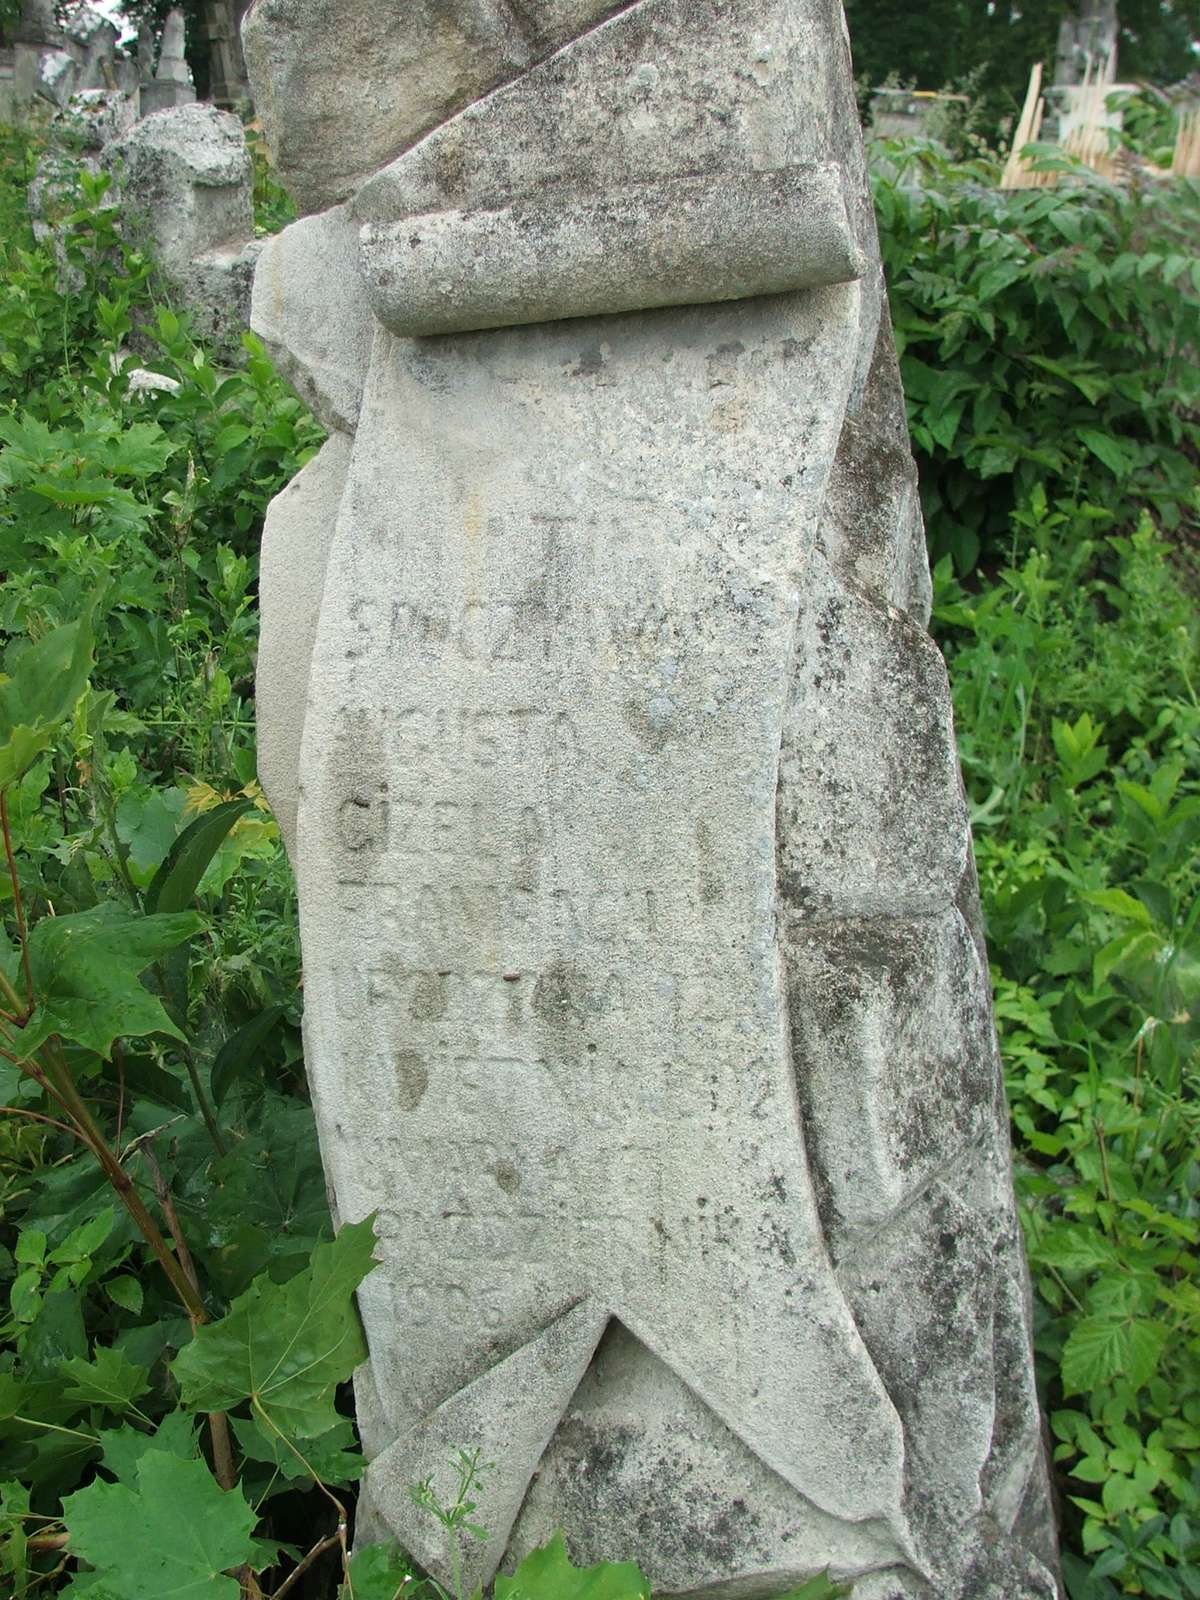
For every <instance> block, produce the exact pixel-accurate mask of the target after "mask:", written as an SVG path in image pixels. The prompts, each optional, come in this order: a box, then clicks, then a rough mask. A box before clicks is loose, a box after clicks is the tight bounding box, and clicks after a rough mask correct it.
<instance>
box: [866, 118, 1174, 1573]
mask: <svg viewBox="0 0 1200 1600" xmlns="http://www.w3.org/2000/svg"><path fill="white" fill-rule="evenodd" d="M1076 177H1077V181H1075V182H1073V183H1072V184H1070V185H1064V186H1063V187H1061V188H1058V189H1053V190H1033V191H1019V192H1016V193H1012V194H1004V193H1002V192H1000V191H999V190H998V189H997V187H996V168H995V166H994V165H993V164H990V163H988V162H984V161H976V162H971V163H964V164H958V165H956V164H954V163H952V162H950V161H949V160H948V159H947V158H946V156H945V154H944V152H940V151H939V150H937V149H935V148H932V147H925V146H916V145H908V146H890V147H887V148H885V149H883V150H882V151H880V152H879V156H878V160H877V170H876V198H877V202H878V207H879V214H880V222H881V229H882V234H883V240H884V250H885V255H886V259H887V265H888V273H889V280H890V283H891V291H892V307H893V314H894V316H895V320H896V328H897V338H898V341H899V344H900V348H901V351H902V364H903V369H904V377H905V385H906V389H907V391H908V396H909V413H910V419H911V423H912V429H913V436H914V440H915V441H916V443H917V447H918V451H919V453H920V455H921V460H920V466H921V472H922V484H923V494H924V497H925V504H926V512H927V517H928V524H929V535H930V544H931V548H932V551H933V553H934V556H935V559H936V560H937V567H936V573H935V588H936V608H935V622H934V626H935V631H936V632H937V633H938V635H939V637H940V639H941V641H942V644H943V648H944V649H945V651H946V654H947V657H948V660H949V665H950V673H951V679H952V682H953V685H954V693H955V705H956V710H957V717H958V726H959V743H960V749H961V753H962V759H963V767H964V772H965V775H966V780H967V786H968V791H969V795H970V799H971V802H972V810H973V817H974V825H975V838H976V854H977V858H978V863H979V872H980V879H981V885H982V890H983V899H984V908H985V914H986V919H987V928H988V937H989V945H990V951H991V956H992V961H993V972H994V981H995V990H996V1004H997V1015H998V1021H999V1026H1000V1032H1001V1042H1002V1045H1003V1048H1004V1056H1005V1064H1006V1070H1007V1078H1008V1091H1009V1099H1010V1104H1011V1107H1012V1114H1013V1121H1014V1132H1015V1137H1016V1142H1017V1152H1018V1164H1017V1179H1018V1188H1019V1192H1020V1197H1021V1200H1022V1209H1023V1215H1024V1220H1025V1223H1026V1230H1027V1240H1028V1246H1029V1253H1030V1260H1031V1264H1032V1268H1033V1274H1034V1279H1035V1285H1036V1290H1037V1350H1038V1356H1039V1364H1040V1375H1041V1379H1042V1387H1043V1394H1044V1396H1045V1398H1046V1401H1047V1404H1048V1409H1049V1413H1050V1420H1051V1427H1052V1430H1053V1435H1054V1444H1055V1460H1056V1463H1057V1466H1058V1474H1059V1483H1060V1487H1061V1490H1062V1493H1063V1506H1064V1528H1065V1534H1066V1541H1065V1542H1066V1550H1067V1554H1066V1575H1067V1578H1068V1582H1069V1586H1070V1592H1071V1596H1072V1600H1104V1597H1107V1596H1113V1595H1115V1594H1117V1593H1124V1594H1133V1595H1137V1594H1146V1595H1160V1596H1169V1597H1172V1600H1176V1597H1182V1596H1195V1595H1197V1594H1200V1495H1198V1491H1200V1283H1198V1281H1197V1255H1196V1244H1197V1240H1198V1238H1200V1160H1198V1151H1200V1105H1198V1104H1197V1090H1198V1089H1200V1060H1198V1055H1197V1040H1198V1038H1200V1014H1198V1002H1200V898H1198V896H1197V889H1198V887H1200V854H1198V851H1197V844H1198V842H1200V699H1198V698H1197V686H1198V684H1200V660H1198V651H1197V644H1198V636H1200V626H1198V620H1197V608H1196V593H1197V588H1196V581H1195V568H1194V565H1193V563H1192V560H1191V556H1192V553H1193V551H1194V548H1195V538H1196V533H1197V529H1198V527H1200V494H1198V487H1197V484H1198V474H1197V464H1198V462H1200V375H1198V373H1197V368H1196V347H1197V344H1198V343H1200V262H1198V261H1197V259H1196V240H1197V238H1200V188H1198V187H1197V186H1196V185H1188V184H1182V183H1179V184H1160V185H1156V186H1146V185H1141V184H1134V185H1132V186H1131V187H1129V188H1127V189H1120V188H1115V187H1114V186H1112V185H1109V184H1106V183H1103V182H1101V181H1097V180H1094V179H1091V178H1089V177H1088V176H1087V175H1086V174H1083V173H1080V174H1077V175H1076Z"/></svg>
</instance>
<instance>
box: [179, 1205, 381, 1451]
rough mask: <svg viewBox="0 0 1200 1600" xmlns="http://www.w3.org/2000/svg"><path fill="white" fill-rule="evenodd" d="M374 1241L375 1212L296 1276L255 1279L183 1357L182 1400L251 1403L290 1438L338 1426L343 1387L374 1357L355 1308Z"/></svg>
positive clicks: (198, 1404)
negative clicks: (351, 1307) (335, 1402)
mask: <svg viewBox="0 0 1200 1600" xmlns="http://www.w3.org/2000/svg"><path fill="white" fill-rule="evenodd" d="M374 1247H375V1228H374V1218H367V1220H366V1221H365V1222H359V1223H348V1224H347V1225H346V1226H345V1227H344V1228H343V1229H342V1231H341V1232H340V1233H339V1234H338V1236H337V1238H336V1239H335V1240H334V1241H333V1242H332V1243H331V1244H319V1245H317V1247H316V1248H315V1249H314V1251H313V1254H312V1260H311V1262H310V1264H309V1266H308V1268H307V1269H306V1270H305V1271H304V1272H301V1273H298V1274H297V1275H296V1276H295V1277H294V1278H291V1279H289V1281H288V1282H287V1283H283V1284H277V1283H272V1282H271V1281H270V1280H269V1279H266V1278H261V1277H260V1278H256V1279H255V1281H254V1283H253V1284H251V1286H250V1288H249V1289H247V1291H246V1292H245V1294H243V1295H239V1297H238V1298H237V1299H236V1300H235V1301H234V1302H233V1304H232V1305H231V1306H230V1308H229V1311H228V1313H227V1314H226V1316H225V1317H224V1318H223V1319H222V1320H221V1321H220V1322H218V1323H216V1324H214V1325H213V1326H212V1327H208V1328H201V1329H199V1330H198V1332H197V1333H196V1336H195V1338H194V1339H193V1340H192V1342H191V1343H190V1344H189V1345H188V1346H187V1348H186V1349H185V1350H183V1351H181V1352H180V1354H179V1356H178V1357H177V1358H176V1360H175V1363H174V1366H173V1368H172V1372H173V1374H174V1377H175V1380H176V1382H177V1383H178V1384H179V1394H180V1400H181V1402H182V1404H183V1405H184V1406H186V1407H187V1408H188V1409H189V1410H193V1411H231V1410H232V1409H233V1408H234V1407H235V1406H238V1405H241V1404H243V1403H249V1404H250V1405H251V1407H252V1408H253V1411H254V1413H255V1415H256V1417H257V1418H258V1419H259V1420H260V1421H261V1422H262V1423H263V1425H264V1426H265V1427H266V1428H267V1429H268V1430H270V1431H271V1432H273V1433H276V1434H282V1435H283V1436H284V1437H286V1438H287V1439H289V1440H291V1439H301V1440H304V1439H319V1438H321V1436H322V1435H324V1434H328V1432H329V1431H330V1429H331V1428H334V1427H336V1426H337V1420H338V1419H337V1416H336V1413H335V1412H334V1410H333V1407H332V1404H331V1397H332V1395H333V1392H334V1390H335V1388H336V1386H337V1385H338V1384H339V1383H342V1382H344V1381H345V1380H346V1379H347V1378H349V1377H350V1375H351V1373H352V1372H353V1371H354V1369H355V1367H357V1366H359V1365H361V1363H362V1362H363V1361H365V1360H366V1357H367V1347H366V1342H365V1340H364V1339H363V1335H362V1329H361V1328H360V1327H359V1325H358V1319H357V1318H356V1317H354V1316H347V1314H346V1307H347V1305H348V1304H350V1303H351V1301H352V1297H353V1294H354V1291H355V1289H357V1287H358V1285H359V1284H360V1283H361V1282H362V1280H363V1278H365V1277H366V1275H367V1273H368V1272H370V1270H371V1268H372V1266H373V1265H374V1263H373V1262H372V1259H371V1253H372V1251H373V1249H374Z"/></svg>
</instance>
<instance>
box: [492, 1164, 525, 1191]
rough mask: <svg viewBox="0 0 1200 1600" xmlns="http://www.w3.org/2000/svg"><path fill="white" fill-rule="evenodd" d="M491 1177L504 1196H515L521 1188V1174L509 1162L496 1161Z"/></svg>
mask: <svg viewBox="0 0 1200 1600" xmlns="http://www.w3.org/2000/svg"><path fill="white" fill-rule="evenodd" d="M492 1177H493V1178H495V1180H496V1182H497V1183H498V1184H499V1185H500V1187H501V1188H502V1189H503V1190H504V1192H505V1194H516V1192H517V1190H518V1189H519V1188H520V1187H521V1174H520V1173H519V1172H518V1171H517V1169H516V1167H514V1166H513V1164H512V1162H511V1161H497V1163H496V1165H495V1166H494V1167H493V1168H492Z"/></svg>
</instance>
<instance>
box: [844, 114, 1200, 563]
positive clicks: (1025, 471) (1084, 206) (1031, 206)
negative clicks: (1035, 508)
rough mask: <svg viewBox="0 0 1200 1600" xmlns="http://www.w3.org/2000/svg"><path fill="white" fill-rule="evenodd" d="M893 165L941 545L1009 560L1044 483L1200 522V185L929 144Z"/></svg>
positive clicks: (884, 209) (925, 486)
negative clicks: (1030, 170)
mask: <svg viewBox="0 0 1200 1600" xmlns="http://www.w3.org/2000/svg"><path fill="white" fill-rule="evenodd" d="M874 176H875V199H876V205H877V207H878V211H879V225H880V238H881V242H882V246H883V255H884V263H885V266H886V269H887V275H888V285H889V289H890V293H891V298H892V311H893V317H894V320H895V327H896V339H897V345H898V348H899V350H900V353H901V358H902V363H903V370H904V385H905V391H906V394H907V396H908V403H909V421H910V425H911V428H912V434H913V442H914V446H915V448H916V450H917V453H918V461H919V466H920V469H921V492H922V500H923V503H924V507H925V514H926V521H927V525H928V531H929V541H930V551H931V554H932V556H933V558H934V559H935V560H939V559H940V558H941V557H942V556H943V555H946V554H952V555H953V556H954V559H955V563H956V565H957V567H958V570H959V571H960V572H967V571H969V570H970V569H971V568H972V567H973V566H974V565H975V563H976V562H977V561H980V560H982V561H984V562H985V563H987V564H989V565H990V564H993V563H994V562H995V561H996V560H997V559H998V558H1000V557H1002V555H1003V554H1004V552H1005V551H1007V550H1008V549H1009V547H1010V543H1011V530H1012V523H1013V516H1014V513H1015V512H1016V511H1017V509H1018V508H1020V507H1022V506H1025V505H1027V504H1028V502H1029V499H1030V496H1031V495H1032V494H1033V492H1034V489H1035V487H1038V486H1041V487H1042V488H1043V489H1044V490H1045V492H1046V494H1047V495H1048V496H1049V497H1050V499H1051V500H1052V501H1053V500H1057V499H1060V498H1062V499H1067V500H1070V501H1071V502H1072V503H1075V504H1081V505H1082V504H1087V505H1089V506H1090V507H1091V514H1094V515H1095V516H1096V517H1097V518H1098V519H1099V521H1100V522H1101V523H1102V524H1104V525H1107V526H1113V525H1117V524H1123V523H1130V522H1133V521H1136V518H1137V515H1138V513H1139V511H1140V509H1141V508H1143V507H1146V508H1149V509H1150V510H1151V511H1152V513H1153V514H1154V516H1155V519H1156V521H1157V522H1158V523H1159V525H1160V526H1162V527H1164V528H1168V529H1172V530H1178V531H1179V532H1180V534H1181V536H1182V535H1184V534H1185V533H1186V532H1189V531H1190V532H1194V531H1196V530H1197V529H1198V528H1200V491H1198V490H1197V483H1196V467H1195V462H1196V457H1197V453H1198V452H1200V370H1198V369H1197V366H1196V363H1195V362H1194V361H1192V360H1190V359H1188V357H1187V354H1186V352H1187V350H1188V348H1189V347H1190V346H1191V345H1193V344H1195V342H1196V340H1197V338H1200V259H1197V253H1196V240H1197V238H1198V237H1200V185H1198V184H1196V183H1193V182H1178V183H1168V184H1160V183H1149V182H1146V183H1135V184H1130V185H1124V186H1123V185H1117V184H1112V183H1109V182H1107V181H1105V180H1102V179H1098V178H1096V177H1095V175H1094V174H1089V173H1087V172H1086V169H1083V170H1080V171H1079V172H1078V173H1077V174H1076V180H1077V181H1074V182H1071V183H1064V184H1062V185H1061V186H1060V187H1058V188H1053V189H1023V190H1016V191H1013V192H1005V191H1003V190H1001V189H1000V188H999V187H998V169H997V167H996V166H995V165H994V164H993V163H990V162H987V161H974V162H965V163H954V162H951V161H949V160H948V159H946V158H945V156H944V155H943V154H941V153H939V151H938V150H937V149H936V148H935V147H934V146H932V145H925V144H916V143H909V144H901V143H893V144H889V145H886V146H884V147H882V148H878V149H877V152H876V160H875V170H874Z"/></svg>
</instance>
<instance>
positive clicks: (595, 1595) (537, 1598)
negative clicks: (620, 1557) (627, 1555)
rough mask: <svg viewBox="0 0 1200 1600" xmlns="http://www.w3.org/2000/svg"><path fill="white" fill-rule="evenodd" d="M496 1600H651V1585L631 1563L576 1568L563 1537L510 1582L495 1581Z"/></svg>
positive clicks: (524, 1563) (532, 1556) (535, 1554)
mask: <svg viewBox="0 0 1200 1600" xmlns="http://www.w3.org/2000/svg"><path fill="white" fill-rule="evenodd" d="M495 1595H496V1600H649V1595H650V1585H649V1584H648V1583H647V1582H646V1579H645V1578H644V1577H643V1576H642V1573H641V1572H640V1571H639V1570H638V1568H637V1567H636V1566H635V1565H634V1563H633V1562H632V1561H627V1562H623V1563H618V1562H615V1561H605V1562H601V1564H600V1565H599V1566H595V1567H573V1566H572V1565H571V1563H570V1561H569V1559H568V1557H567V1547H566V1543H565V1542H564V1540H563V1536H562V1533H561V1532H559V1533H556V1534H555V1535H554V1537H553V1538H552V1539H551V1540H550V1543H549V1544H547V1545H544V1546H543V1547H542V1549H540V1550H533V1551H531V1552H530V1553H529V1555H527V1556H526V1557H525V1559H524V1561H522V1563H521V1565H520V1566H519V1567H518V1568H517V1570H516V1571H515V1572H514V1573H513V1575H512V1577H511V1578H504V1577H499V1578H497V1579H496V1589H495Z"/></svg>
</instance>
